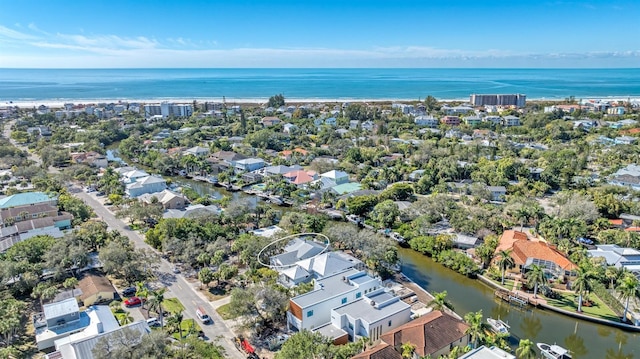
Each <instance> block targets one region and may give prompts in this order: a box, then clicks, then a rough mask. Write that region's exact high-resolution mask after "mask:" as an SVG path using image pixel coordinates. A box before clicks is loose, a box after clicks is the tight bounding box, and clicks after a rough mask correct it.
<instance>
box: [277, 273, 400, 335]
mask: <svg viewBox="0 0 640 359" xmlns="http://www.w3.org/2000/svg"><path fill="white" fill-rule="evenodd" d="M379 289H383V285H382V282H381V280H380V278H374V277H371V276H370V275H368V274H367V273H366V272H363V271H359V270H356V269H348V270H346V271H343V272H339V273H336V274H334V275H331V276H328V277H325V278H322V279H319V280H317V281H315V286H314V289H313V290H312V291H311V292H308V293H305V294H302V295H299V296H296V297H293V298H291V299H290V301H289V310H288V312H287V326H288V327H290V328H295V329H297V330H303V329H307V330H313V329H316V328H321V327H323V326H325V325H327V324H331V325H333V326H334V327H336V328H337V329H339V330H337V331H340V330H342V331H344V332H347V331H346V330H345V329H343V325H344V326H346V328H348V329H349V330H350V331H351V335H349V336H350V337H351V339H353V340H357V339H355V338H356V336H360V335H361V334H358V333H359V332H360V330H361V329H360V328H359V327H357V326H354V325H353V324H356V325H360V323H362V322H363V320H362V319H361V318H354V317H351V318H345V317H343V316H342V313H344V312H343V311H340V313H334V316H336V317H337V316H338V315H337V314H340V320H339V322H334V320H333V319H332V310H333V309H336V308H339V307H342V306H344V305H347V304H350V303H353V302H357V301H359V300H361V299H363V298H364V297H366V296H367V295H370V296H375V295H379V293H381V292H380V291H378V290H379ZM384 299H390V298H386V297H385V298H384ZM370 302H371V298H369V301H368V303H367V304H369V307H373V308H371V309H372V310H381V309H383V308H384V307H378V308H375V301H374V305H371V304H370ZM360 303H361V304H359V307H365V306H364V305H363V304H362V303H363V302H360ZM384 303H385V302H384V301H383V304H384ZM403 304H405V306H406V307H407V309H406V311H405V312H401V313H398V312H397V311H395V310H394V311H393V312H392V313H386V314H388V315H391V316H394V317H396V316H397V317H396V318H397V320H400V321H401V320H402V319H401V317H404V315H406V320H408V319H409V316H410V315H411V311H410V307H409V305H408V304H406V303H403ZM394 309H397V308H394ZM354 314H356V315H357V316H359V317H362V316H364V315H366V314H365V313H361V312H359V311H358V312H357V313H354ZM394 319H395V318H394ZM356 320H358V321H357V322H356ZM365 322H366V320H365ZM378 322H379V321H376V323H378ZM396 323H397V321H395V323H392V326H393V327H395V326H396ZM336 324H337V325H336ZM385 325H386V323H385ZM350 326H351V328H350ZM354 330H355V331H354ZM376 330H377V329H376ZM382 330H384V327H383V328H381V329H380V333H382ZM347 333H348V332H347ZM360 333H361V332H360ZM370 335H371V336H372V337H373V336H376V337H379V335H380V334H378V333H375V334H374V333H371V334H370ZM332 339H334V340H335V339H337V338H332ZM376 339H377V338H376Z"/></svg>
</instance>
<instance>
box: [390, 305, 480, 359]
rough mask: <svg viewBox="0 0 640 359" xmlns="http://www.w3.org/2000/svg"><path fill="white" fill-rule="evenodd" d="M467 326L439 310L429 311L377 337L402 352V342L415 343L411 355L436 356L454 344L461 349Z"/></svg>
mask: <svg viewBox="0 0 640 359" xmlns="http://www.w3.org/2000/svg"><path fill="white" fill-rule="evenodd" d="M467 329H469V325H468V324H466V323H465V322H464V321H462V320H460V319H458V318H455V317H453V316H451V315H450V314H447V313H444V312H442V311H432V312H430V313H428V314H425V315H423V316H421V317H419V318H417V319H414V320H412V321H410V322H408V323H406V324H404V325H402V326H400V327H398V328H395V329H393V330H391V331H389V332H388V333H385V334H383V335H382V336H381V337H380V339H381V340H382V341H383V342H384V343H387V344H388V345H390V346H391V347H393V348H394V349H395V350H396V351H397V352H399V353H402V344H405V343H411V344H413V345H415V350H414V355H417V356H418V357H420V358H422V357H425V356H431V357H433V358H439V357H440V356H446V355H448V354H449V353H450V352H451V350H452V349H453V347H460V348H461V349H462V348H464V347H466V346H468V345H469V344H470V335H469V334H466V333H467Z"/></svg>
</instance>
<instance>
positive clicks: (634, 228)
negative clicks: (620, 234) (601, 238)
mask: <svg viewBox="0 0 640 359" xmlns="http://www.w3.org/2000/svg"><path fill="white" fill-rule="evenodd" d="M625 231H627V232H640V227H629V228H626V229H625Z"/></svg>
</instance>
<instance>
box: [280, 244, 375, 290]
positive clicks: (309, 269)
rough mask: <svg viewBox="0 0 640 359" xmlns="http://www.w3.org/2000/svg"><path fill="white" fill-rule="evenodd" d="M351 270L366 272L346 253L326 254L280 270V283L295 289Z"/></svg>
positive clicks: (359, 263) (358, 261) (363, 266)
mask: <svg viewBox="0 0 640 359" xmlns="http://www.w3.org/2000/svg"><path fill="white" fill-rule="evenodd" d="M350 268H355V269H357V270H364V269H365V265H364V263H362V261H360V260H359V259H357V258H355V257H353V256H350V255H348V254H346V253H344V252H325V253H322V254H319V255H316V256H314V257H311V258H306V259H302V260H299V261H297V262H295V264H294V265H292V266H289V267H287V268H279V269H277V271H278V274H279V276H278V282H280V284H282V285H283V286H285V287H293V286H296V285H298V284H300V283H306V282H309V281H311V280H313V279H316V280H318V279H322V278H325V277H328V276H330V275H333V274H336V273H339V272H342V271H345V270H347V269H350Z"/></svg>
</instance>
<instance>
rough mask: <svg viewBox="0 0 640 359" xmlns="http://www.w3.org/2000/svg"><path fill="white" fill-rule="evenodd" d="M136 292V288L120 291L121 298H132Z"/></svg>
mask: <svg viewBox="0 0 640 359" xmlns="http://www.w3.org/2000/svg"><path fill="white" fill-rule="evenodd" d="M137 291H138V290H137V289H136V287H129V288H125V289H123V290H122V296H123V297H133V296H134V295H136V292H137Z"/></svg>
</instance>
